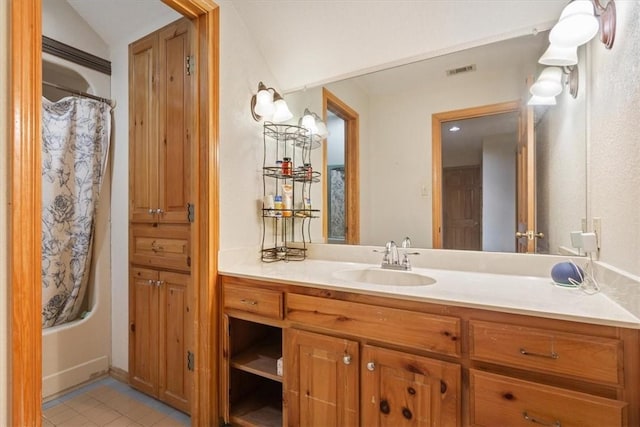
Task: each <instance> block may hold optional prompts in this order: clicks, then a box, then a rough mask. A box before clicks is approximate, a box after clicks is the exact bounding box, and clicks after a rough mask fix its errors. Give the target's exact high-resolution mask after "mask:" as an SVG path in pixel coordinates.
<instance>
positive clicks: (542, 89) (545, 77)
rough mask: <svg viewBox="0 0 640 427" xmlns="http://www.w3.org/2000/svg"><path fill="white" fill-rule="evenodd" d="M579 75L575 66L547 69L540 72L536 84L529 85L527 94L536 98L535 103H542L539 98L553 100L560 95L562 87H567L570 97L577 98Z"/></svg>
mask: <svg viewBox="0 0 640 427" xmlns="http://www.w3.org/2000/svg"><path fill="white" fill-rule="evenodd" d="M578 83H579V74H578V67H577V66H575V65H572V66H566V67H547V68H545V69H544V70H542V73H540V76H539V77H538V79H537V80H536V82H535V83H534V84H533V85H531V88H529V92H531V95H533V96H534V97H537V98H536V101H537V102H542V101H541V100H540V98H555V97H556V96H558V95H560V94H561V93H562V90H563V88H564V85H565V84H566V85H567V86H568V87H569V93H570V94H571V96H572V97H574V98H576V97H577V96H578ZM529 105H555V103H553V104H550V103H548V101H547V103H545V104H529Z"/></svg>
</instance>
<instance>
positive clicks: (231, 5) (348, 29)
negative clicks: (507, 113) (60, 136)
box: [67, 0, 566, 92]
mask: <svg viewBox="0 0 640 427" xmlns="http://www.w3.org/2000/svg"><path fill="white" fill-rule="evenodd" d="M67 1H68V2H69V4H70V5H71V6H72V7H73V8H74V9H76V11H77V12H78V13H79V14H80V15H81V16H82V17H83V18H84V19H85V20H86V21H87V22H88V23H89V24H90V25H91V26H92V27H93V28H94V30H95V31H96V32H97V33H98V34H99V35H100V36H101V37H102V38H103V39H104V40H105V41H106V42H107V43H108V44H109V45H113V44H115V43H118V42H119V41H121V40H122V37H123V35H125V34H128V33H129V34H130V33H132V32H135V30H136V29H137V28H138V26H139V25H140V23H141V22H144V21H147V20H152V19H155V18H158V17H164V16H167V14H175V15H176V17H178V15H177V14H176V13H175V12H174V11H172V10H171V9H169V8H168V7H167V6H165V5H164V4H163V3H162V2H161V1H159V0H135V1H132V0H67ZM217 3H219V4H220V5H221V7H222V13H223V15H224V14H225V13H237V14H238V16H239V17H240V20H241V21H242V22H244V24H245V25H246V28H247V30H248V31H249V33H250V34H251V36H252V38H253V39H254V41H255V43H256V44H257V46H258V47H259V49H260V51H261V52H262V54H263V57H264V59H265V61H266V63H267V65H268V67H269V68H270V70H271V72H272V73H273V75H274V76H275V78H276V80H277V84H279V85H280V89H281V90H283V91H285V92H286V91H289V90H293V89H297V88H302V87H304V86H307V85H315V84H318V83H324V82H328V81H334V80H336V79H338V78H341V77H347V76H352V75H357V74H361V73H362V72H363V71H374V70H378V69H382V68H387V67H388V66H390V65H398V64H402V63H407V62H411V61H414V60H417V59H424V58H428V57H433V56H437V55H440V54H443V53H448V52H452V51H455V50H459V49H461V48H466V47H472V46H477V45H481V44H485V43H487V42H491V41H496V40H501V39H505V38H510V37H513V36H516V35H523V34H527V33H531V32H534V31H536V29H548V28H549V27H550V25H551V23H552V22H554V21H555V20H557V18H558V16H559V14H560V12H561V10H562V7H563V6H564V5H565V4H566V0H544V1H540V0H511V1H504V0H218V1H217ZM222 22H223V24H224V20H223V21H222ZM274 84H275V83H274Z"/></svg>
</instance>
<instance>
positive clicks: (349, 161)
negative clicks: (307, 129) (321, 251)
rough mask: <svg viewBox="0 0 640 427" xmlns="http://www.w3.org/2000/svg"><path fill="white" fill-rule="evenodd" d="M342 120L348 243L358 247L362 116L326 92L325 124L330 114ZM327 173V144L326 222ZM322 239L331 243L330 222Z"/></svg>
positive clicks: (324, 208) (325, 206)
mask: <svg viewBox="0 0 640 427" xmlns="http://www.w3.org/2000/svg"><path fill="white" fill-rule="evenodd" d="M329 110H331V112H332V113H334V114H335V115H337V116H338V117H340V118H341V119H342V120H344V122H345V141H346V142H347V143H346V144H345V150H344V151H345V153H344V157H345V158H344V163H345V170H346V174H345V176H346V182H345V187H346V189H347V196H346V198H345V210H344V211H345V219H346V222H347V230H346V234H345V243H347V244H350V245H357V244H359V243H360V116H359V114H358V112H357V111H355V110H354V109H353V108H351V107H349V106H348V105H347V104H345V103H344V102H343V101H342V100H341V99H340V98H338V97H337V96H336V95H334V94H333V93H331V92H330V91H329V90H328V89H327V88H325V87H323V88H322V120H324V122H325V123H327V115H328V114H327V112H328V111H329ZM326 170H327V144H322V177H323V178H322V205H323V206H322V212H325V218H327V216H326V215H327V213H328V212H329V210H328V208H329V201H328V200H327V197H326V195H327V188H328V181H327V179H328V178H329V177H328V176H326V173H325V172H326ZM322 235H323V236H324V239H325V242H326V241H328V239H329V224H328V218H327V219H326V220H323V221H322Z"/></svg>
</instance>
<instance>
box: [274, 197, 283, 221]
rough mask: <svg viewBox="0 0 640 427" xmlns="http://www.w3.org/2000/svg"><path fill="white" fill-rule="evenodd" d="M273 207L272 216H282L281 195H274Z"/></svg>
mask: <svg viewBox="0 0 640 427" xmlns="http://www.w3.org/2000/svg"><path fill="white" fill-rule="evenodd" d="M273 209H274V211H273V216H282V196H280V195H277V196H274V198H273Z"/></svg>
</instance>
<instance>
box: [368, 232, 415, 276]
mask: <svg viewBox="0 0 640 427" xmlns="http://www.w3.org/2000/svg"><path fill="white" fill-rule="evenodd" d="M410 247H411V240H410V239H409V238H408V237H405V239H404V240H403V241H402V248H403V249H408V248H410ZM375 252H382V253H383V254H384V255H383V256H382V264H381V265H380V267H381V268H383V269H386V270H405V271H406V270H411V263H410V262H409V255H418V252H406V251H405V252H404V253H403V254H402V262H401V261H400V255H399V254H398V245H396V242H394V241H393V240H389V241H388V242H387V243H386V244H385V245H384V251H377V250H376V251H375Z"/></svg>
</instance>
